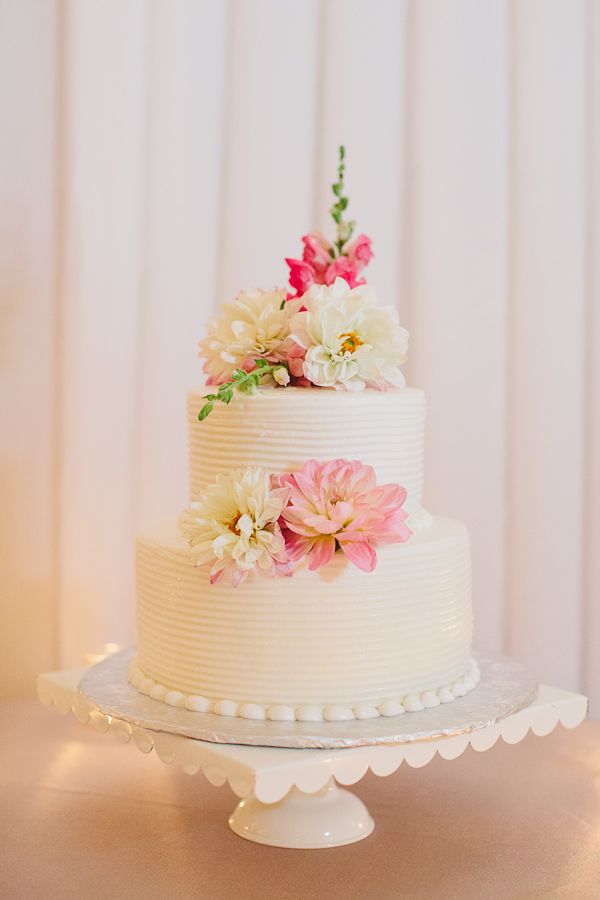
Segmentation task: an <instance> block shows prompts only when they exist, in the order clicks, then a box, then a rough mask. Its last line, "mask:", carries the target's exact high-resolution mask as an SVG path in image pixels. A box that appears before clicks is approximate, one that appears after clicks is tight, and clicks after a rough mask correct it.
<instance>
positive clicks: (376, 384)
mask: <svg viewBox="0 0 600 900" xmlns="http://www.w3.org/2000/svg"><path fill="white" fill-rule="evenodd" d="M344 174H345V152H344V148H343V147H340V163H339V169H338V180H337V182H336V183H335V184H334V185H332V188H333V192H334V195H335V198H336V199H335V203H334V205H333V206H332V208H331V215H332V217H333V219H334V222H335V223H336V229H337V230H336V239H335V241H333V243H331V242H329V241H328V240H327V239H326V238H325V237H324V236H323V235H322V234H320V233H319V232H316V231H314V232H311V233H310V234H307V235H305V236H304V237H303V238H302V241H303V244H304V250H303V254H302V259H286V262H287V264H288V266H289V269H290V276H289V280H290V286H291V291H288V290H286V289H285V288H283V289H280V290H272V291H260V290H253V291H244V292H242V293H240V294H239V295H238V297H237V298H236V299H235V300H233V301H232V302H231V303H228V304H226V305H224V307H223V310H222V313H221V315H220V316H217V317H215V318H213V319H212V320H211V321H210V323H209V328H208V334H207V336H206V338H205V339H204V340H202V341H201V342H200V356H202V357H203V358H204V361H205V362H204V372H205V374H206V376H207V383H208V384H209V385H214V386H215V390H214V392H212V393H210V394H207V395H206V397H205V400H206V403H205V404H204V406H203V407H202V409H201V410H200V413H199V416H198V418H199V419H200V420H201V421H202V420H203V419H205V418H206V417H207V416H208V415H209V414H210V413H211V412H212V410H213V408H214V406H215V403H219V402H221V403H225V404H228V403H230V402H231V400H232V398H233V395H234V393H235V392H236V391H240V392H242V393H249V394H252V393H255V392H256V390H258V387H259V385H260V384H261V383H262V384H265V383H267V384H271V385H272V386H283V387H285V386H287V385H288V384H292V385H296V386H301V387H312V386H315V387H319V388H335V389H337V390H349V391H359V390H363V389H364V388H365V387H373V388H378V389H379V390H386V389H387V388H389V387H402V386H403V385H404V377H403V375H402V372H401V371H400V366H401V365H402V363H403V362H405V360H406V353H407V349H408V332H407V331H406V330H405V329H404V328H402V327H401V325H400V323H399V321H398V313H397V311H396V309H395V308H393V307H391V306H379V305H378V302H377V297H376V296H375V293H374V291H373V290H372V289H371V288H370V287H369V286H368V285H367V284H366V282H365V280H364V278H363V277H362V275H363V273H364V269H365V267H366V266H367V265H368V263H369V262H370V260H371V258H372V256H373V251H372V248H371V240H370V238H368V237H367V236H366V235H364V234H360V235H358V237H356V238H355V239H354V240H352V235H353V233H354V227H355V223H354V222H352V221H346V220H345V219H344V212H345V210H346V208H347V206H348V202H349V201H348V198H347V197H346V196H345V194H344V188H345V186H344Z"/></svg>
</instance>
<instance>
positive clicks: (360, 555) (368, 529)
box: [279, 459, 411, 572]
mask: <svg viewBox="0 0 600 900" xmlns="http://www.w3.org/2000/svg"><path fill="white" fill-rule="evenodd" d="M279 482H280V484H281V485H282V486H287V487H289V488H290V497H289V500H288V503H287V505H286V506H285V507H284V509H283V511H282V513H281V518H280V520H279V524H280V527H281V531H282V534H283V538H284V540H285V547H286V551H287V554H288V557H289V559H290V560H291V561H292V562H295V561H297V560H299V559H302V557H304V556H306V555H308V567H309V569H311V570H313V569H318V568H320V567H321V566H325V565H327V563H328V562H330V561H331V559H332V557H333V554H334V552H335V550H336V549H337V548H338V547H339V549H340V550H341V551H342V552H343V553H344V555H345V556H346V557H347V558H348V559H349V560H350V562H352V563H353V564H354V565H355V566H357V567H358V568H359V569H363V570H364V571H365V572H372V571H373V569H374V568H375V566H376V564H377V554H376V552H375V545H376V544H391V543H398V542H402V541H406V540H407V539H408V538H409V537H410V535H411V531H410V529H409V527H408V525H407V524H406V519H407V513H406V512H405V511H404V509H403V508H402V505H403V503H404V501H405V499H406V490H405V489H404V488H403V487H400V485H398V484H384V485H377V482H376V476H375V471H374V469H373V468H372V467H371V466H366V465H364V464H363V463H361V462H359V461H357V460H354V461H352V462H350V461H348V460H346V459H334V460H331V461H329V462H318V461H317V460H315V459H311V460H309V461H308V462H307V463H305V465H304V466H303V467H302V469H301V470H300V471H299V472H294V473H292V474H291V475H282V476H281V477H280V479H279Z"/></svg>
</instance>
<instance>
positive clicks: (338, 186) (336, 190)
mask: <svg viewBox="0 0 600 900" xmlns="http://www.w3.org/2000/svg"><path fill="white" fill-rule="evenodd" d="M331 190H332V191H333V193H334V194H335V196H336V197H339V196H340V195H341V193H342V191H343V190H344V185H343V184H342V183H341V182H340V181H336V183H335V184H332V185H331Z"/></svg>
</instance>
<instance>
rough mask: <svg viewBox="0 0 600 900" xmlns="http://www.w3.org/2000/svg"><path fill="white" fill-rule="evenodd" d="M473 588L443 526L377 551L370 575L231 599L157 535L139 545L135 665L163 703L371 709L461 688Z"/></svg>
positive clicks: (465, 550)
mask: <svg viewBox="0 0 600 900" xmlns="http://www.w3.org/2000/svg"><path fill="white" fill-rule="evenodd" d="M470 581H471V567H470V555H469V539H468V533H467V531H466V529H465V528H464V526H463V525H461V524H460V523H458V522H454V521H452V520H449V519H434V520H433V525H432V526H431V528H428V529H426V530H424V531H422V532H419V533H418V534H416V535H414V536H413V537H412V538H411V539H410V540H409V541H407V542H406V543H405V544H394V545H389V546H384V547H380V548H379V550H378V565H377V568H376V569H375V570H374V571H373V572H371V573H365V572H361V571H360V570H358V569H356V568H355V567H354V566H351V565H350V564H348V563H347V561H346V560H345V558H344V557H343V555H342V554H339V553H338V554H336V555H335V557H334V559H333V561H332V562H331V563H330V564H329V565H328V566H326V567H324V568H323V569H320V570H318V571H317V572H309V571H308V570H307V569H306V567H304V566H302V565H300V566H298V568H297V569H296V571H295V573H294V576H293V577H292V578H289V579H260V578H255V579H248V581H246V582H244V583H243V584H242V585H241V586H240V587H238V588H237V589H236V590H233V589H232V587H231V585H230V584H229V583H227V582H220V583H219V584H216V585H212V586H211V585H210V584H209V582H208V574H207V572H206V569H205V568H200V569H195V568H194V567H193V565H192V563H191V560H190V555H189V548H188V545H187V543H186V542H185V541H184V540H183V538H181V536H180V535H179V533H178V531H177V527H176V524H175V523H174V522H166V523H161V524H159V525H157V526H155V527H154V528H152V529H150V530H149V531H147V532H146V533H145V534H143V535H141V536H140V537H139V539H138V551H137V620H138V654H139V657H138V664H139V667H140V668H141V670H142V671H143V672H144V673H145V674H146V676H147V677H148V678H149V679H151V680H153V681H154V682H157V683H158V684H159V685H163V686H165V688H166V689H167V690H168V691H179V692H180V693H182V694H184V695H193V696H199V697H205V698H211V699H212V700H215V699H227V700H229V701H231V702H235V703H237V704H238V705H239V704H244V703H249V704H260V705H262V706H277V705H283V706H287V707H293V708H294V709H295V708H296V707H298V706H300V705H307V706H320V707H323V706H329V707H331V706H342V707H346V708H348V707H351V708H354V707H355V706H356V705H358V704H364V705H365V706H367V707H378V706H379V705H380V704H381V703H383V702H384V701H386V700H388V699H392V700H394V699H397V698H399V697H405V696H407V695H411V694H417V695H419V696H421V695H422V694H424V693H425V692H428V691H434V692H435V691H438V690H439V688H440V686H441V685H452V684H453V683H454V682H456V681H457V680H458V679H460V678H462V677H463V675H464V673H465V671H466V669H467V665H468V661H469V657H470V651H471V635H472V609H471V583H470Z"/></svg>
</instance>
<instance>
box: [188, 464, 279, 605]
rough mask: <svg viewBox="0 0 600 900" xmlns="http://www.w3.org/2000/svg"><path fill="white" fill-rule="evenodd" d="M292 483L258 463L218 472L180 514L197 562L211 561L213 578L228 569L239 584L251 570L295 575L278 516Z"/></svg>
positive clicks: (214, 579) (201, 564)
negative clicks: (280, 482)
mask: <svg viewBox="0 0 600 900" xmlns="http://www.w3.org/2000/svg"><path fill="white" fill-rule="evenodd" d="M289 494H290V489H289V488H288V487H283V488H282V487H278V486H277V482H276V481H275V479H274V478H273V476H272V475H270V474H269V472H267V471H265V470H264V469H261V468H257V467H250V468H248V469H236V470H233V471H231V472H228V473H227V474H223V475H218V476H217V479H216V481H215V482H214V483H213V484H211V485H209V486H208V487H207V489H206V491H205V492H204V494H203V496H202V498H201V499H200V500H196V501H195V502H193V503H192V504H191V505H190V506H189V507H188V509H186V510H185V512H184V513H183V514H182V516H181V518H180V526H181V530H182V532H183V535H184V537H185V538H186V539H187V541H188V543H189V545H190V549H191V554H192V559H193V561H194V565H196V566H203V565H211V569H210V581H211V584H215V583H216V582H217V581H219V580H220V579H221V578H222V577H223V575H224V574H225V573H228V574H231V580H232V582H233V585H234V587H237V586H238V584H240V583H241V582H242V581H243V580H244V579H245V578H246V577H247V576H248V574H249V573H250V572H253V573H255V574H259V575H270V576H273V575H291V573H292V570H291V568H290V566H289V564H288V557H287V553H286V549H285V542H284V540H283V536H282V534H281V529H280V527H279V524H278V519H279V517H280V515H281V513H282V511H283V509H284V507H285V506H286V504H287V501H288V497H289Z"/></svg>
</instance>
